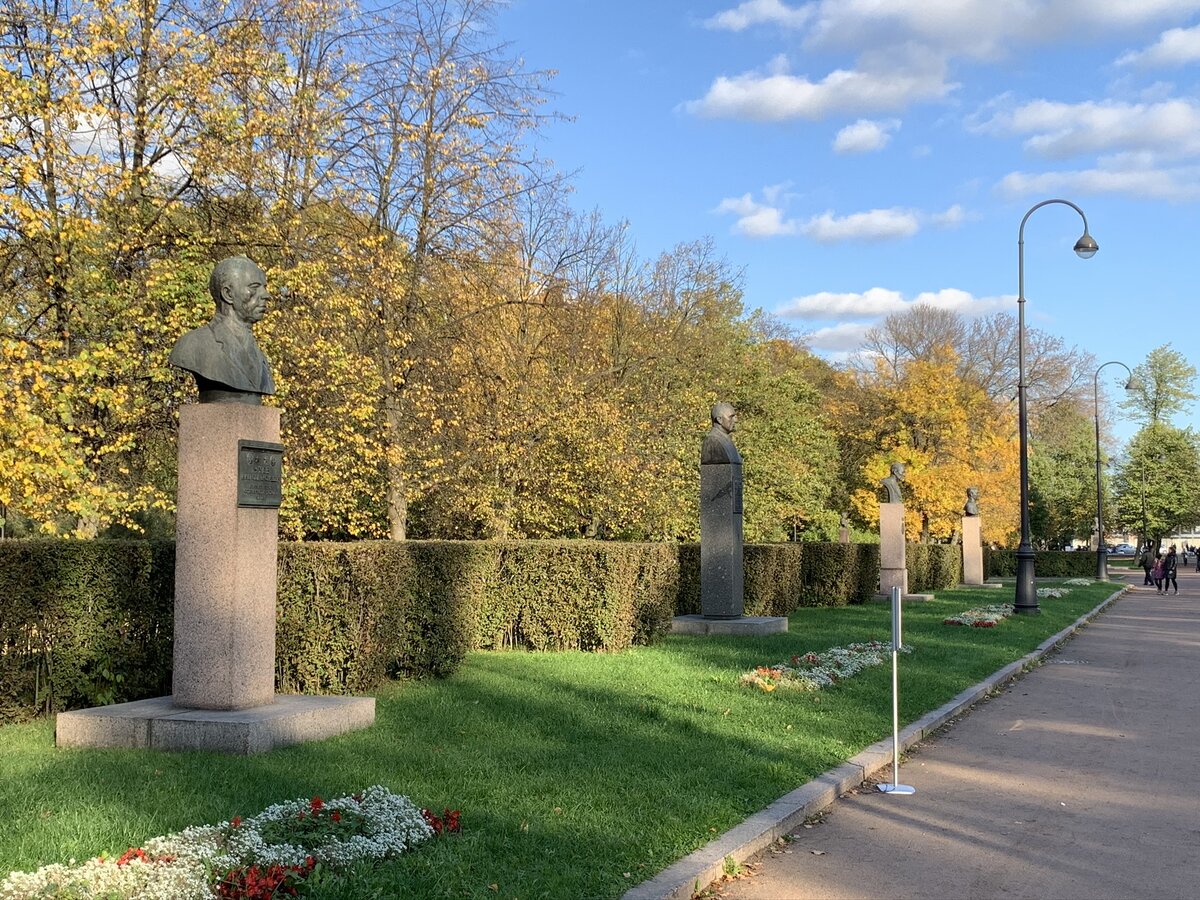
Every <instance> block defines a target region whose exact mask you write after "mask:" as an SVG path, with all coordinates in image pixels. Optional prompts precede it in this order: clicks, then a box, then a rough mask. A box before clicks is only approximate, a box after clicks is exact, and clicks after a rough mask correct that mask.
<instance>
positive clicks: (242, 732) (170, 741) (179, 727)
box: [55, 694, 375, 756]
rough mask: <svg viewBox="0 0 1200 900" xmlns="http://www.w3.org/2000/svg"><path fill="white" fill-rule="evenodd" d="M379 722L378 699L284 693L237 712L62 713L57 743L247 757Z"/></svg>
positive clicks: (152, 708)
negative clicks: (376, 700) (199, 751)
mask: <svg viewBox="0 0 1200 900" xmlns="http://www.w3.org/2000/svg"><path fill="white" fill-rule="evenodd" d="M374 721H375V698H374V697H303V696H295V695H288V694H280V695H278V696H276V697H275V698H274V700H273V701H272V702H271V703H268V704H265V705H263V706H255V707H251V708H249V709H239V710H212V709H194V708H188V707H182V706H176V705H175V704H174V703H173V702H172V698H170V697H156V698H154V699H153V700H136V701H134V702H132V703H114V704H113V705H112V706H96V707H92V708H91V709H81V710H77V711H75V712H67V713H59V714H58V721H57V722H56V723H55V743H56V744H57V745H58V746H59V747H93V748H108V747H119V748H124V749H152V750H209V751H214V752H217V753H230V754H236V755H240V756H247V755H250V754H253V753H267V752H269V751H271V750H274V749H275V748H276V747H286V746H288V745H289V744H300V743H303V742H305V741H316V740H322V739H324V738H328V737H333V736H334V735H338V734H343V733H345V732H347V731H356V730H358V729H360V728H366V727H367V726H369V725H371V724H372V723H373V722H374Z"/></svg>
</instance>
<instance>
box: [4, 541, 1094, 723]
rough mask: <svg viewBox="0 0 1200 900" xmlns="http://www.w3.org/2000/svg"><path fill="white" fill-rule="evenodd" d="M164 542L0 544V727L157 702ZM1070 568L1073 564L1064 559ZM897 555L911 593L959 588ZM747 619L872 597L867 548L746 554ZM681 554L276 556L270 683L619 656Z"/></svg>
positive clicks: (170, 555)
mask: <svg viewBox="0 0 1200 900" xmlns="http://www.w3.org/2000/svg"><path fill="white" fill-rule="evenodd" d="M174 549H175V548H174V544H173V543H170V542H165V541H159V542H133V541H88V542H82V541H79V542H69V541H0V720H4V719H15V718H24V717H28V716H29V715H36V714H38V713H42V712H53V711H56V710H64V709H74V708H79V707H85V706H95V705H103V704H106V703H112V702H119V701H123V700H132V699H138V698H142V697H150V696H158V695H163V694H167V693H169V692H170V677H171V675H170V669H171V642H172V628H173V623H172V601H173V594H174V567H175V552H174ZM1081 555H1082V554H1081ZM960 559H961V557H960V555H959V552H958V548H957V547H951V546H930V547H926V546H921V545H917V544H910V545H909V561H910V566H909V567H910V574H909V582H910V589H911V590H913V591H920V590H935V589H938V588H944V587H949V586H952V585H954V584H956V583H958V581H959V566H960ZM745 571H746V578H745V585H746V612H747V613H748V614H750V615H787V614H789V613H790V612H792V611H793V610H794V609H796V608H797V607H798V606H837V605H844V604H846V603H851V602H861V601H862V600H864V599H866V598H867V597H869V596H870V595H871V594H873V593H874V592H875V590H876V587H877V581H878V573H879V547H878V545H875V544H815V543H805V544H776V545H752V546H747V547H746V548H745ZM699 575H700V550H699V546H698V545H696V544H683V545H678V544H632V543H616V542H597V541H509V542H502V541H410V542H407V543H391V542H363V543H356V544H333V543H305V544H299V543H284V544H280V546H279V581H278V617H277V624H276V644H275V652H276V660H275V666H276V683H277V686H278V689H279V690H280V691H282V692H286V693H354V692H361V691H365V690H369V689H371V688H372V687H373V686H374V685H376V684H378V683H379V682H380V681H382V680H383V679H385V678H387V677H390V676H394V675H408V676H417V677H419V676H424V675H446V674H449V673H450V672H453V671H454V670H455V669H456V668H458V666H459V665H460V664H461V662H462V660H463V658H464V656H465V655H466V653H467V652H468V651H469V650H471V649H473V648H490V649H499V648H506V647H518V648H528V649H532V650H565V649H580V650H621V649H624V648H626V647H629V646H631V645H633V644H648V643H652V642H653V641H655V640H657V639H658V638H659V637H661V636H662V635H663V634H664V633H665V632H666V631H667V630H668V629H669V627H670V622H671V617H672V616H673V615H676V614H679V613H688V612H699V607H700V584H699Z"/></svg>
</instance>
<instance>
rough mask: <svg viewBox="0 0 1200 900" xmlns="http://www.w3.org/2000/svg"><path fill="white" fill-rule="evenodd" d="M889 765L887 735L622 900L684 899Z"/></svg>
mask: <svg viewBox="0 0 1200 900" xmlns="http://www.w3.org/2000/svg"><path fill="white" fill-rule="evenodd" d="M1127 590H1129V586H1128V585H1126V586H1123V587H1121V588H1119V589H1118V590H1116V591H1114V592H1113V593H1112V594H1111V595H1110V596H1109V597H1108V598H1106V599H1105V600H1103V601H1101V602H1100V603H1099V604H1098V605H1097V606H1096V607H1095V608H1093V609H1092V610H1091V611H1090V612H1086V613H1084V614H1083V615H1082V616H1080V617H1079V618H1078V619H1076V620H1075V621H1074V622H1073V623H1071V624H1070V625H1068V626H1067V627H1066V628H1064V629H1063V630H1062V631H1060V632H1058V633H1057V634H1055V635H1052V636H1051V637H1049V638H1047V639H1046V640H1044V641H1042V643H1040V644H1038V646H1037V649H1035V650H1033V651H1032V652H1030V653H1027V654H1026V655H1025V656H1022V657H1021V658H1020V659H1018V660H1016V661H1015V662H1012V663H1009V664H1008V665H1007V666H1005V667H1004V668H1002V669H1000V670H999V671H997V672H995V673H994V674H992V675H990V676H989V677H988V678H985V679H984V680H983V681H981V682H979V683H978V684H976V685H973V686H972V687H969V688H967V689H966V690H965V691H963V692H962V693H960V694H959V695H958V696H957V697H955V698H954V699H952V700H950V701H948V702H947V703H945V704H943V705H942V706H940V707H938V708H937V709H935V710H932V711H930V712H928V713H926V714H925V715H923V716H921V718H919V719H917V720H916V721H915V722H913V723H912V724H910V725H908V726H907V727H906V728H904V729H902V730H901V732H900V747H901V749H902V750H907V749H908V748H909V747H912V746H913V745H914V744H917V743H918V742H920V741H921V740H922V739H923V738H925V737H926V736H928V735H930V734H932V733H933V732H935V731H937V730H938V729H939V728H941V727H942V726H943V725H945V724H946V723H947V722H948V721H950V720H951V719H953V718H955V717H956V716H959V715H961V714H962V713H963V712H964V711H966V710H967V709H968V708H969V707H971V706H973V705H974V704H975V703H978V702H979V701H980V700H981V699H983V698H984V697H985V696H986V695H987V694H989V693H990V692H991V691H993V690H995V689H996V687H997V686H999V685H1002V684H1004V683H1006V682H1008V681H1011V680H1012V679H1014V678H1016V677H1017V676H1018V675H1020V674H1021V672H1022V671H1024V670H1025V669H1026V668H1027V667H1028V666H1030V665H1032V664H1033V663H1036V662H1038V661H1039V660H1040V659H1042V657H1044V656H1046V655H1047V654H1048V653H1049V652H1050V651H1051V650H1053V649H1054V648H1055V647H1056V646H1057V645H1058V644H1060V643H1062V642H1063V641H1064V640H1066V639H1067V638H1069V637H1071V636H1072V635H1073V634H1074V633H1075V632H1076V631H1078V630H1079V629H1080V628H1082V627H1083V626H1084V625H1086V624H1087V623H1088V622H1090V621H1091V620H1092V619H1094V618H1095V617H1096V616H1098V615H1099V614H1100V613H1102V612H1103V611H1104V610H1106V609H1107V608H1108V607H1109V606H1110V605H1112V604H1113V603H1114V602H1115V601H1116V600H1117V598H1118V597H1120V596H1121V595H1122V594H1123V593H1125V592H1126V591H1127ZM891 764H892V739H891V737H890V736H889V737H887V738H884V739H883V740H881V741H876V742H875V743H874V744H871V746H869V747H867V748H866V749H865V750H863V751H862V752H861V753H858V754H857V755H855V756H854V757H852V758H851V759H849V760H847V761H846V762H844V763H842V765H840V766H838V767H837V768H835V769H830V770H829V771H828V772H825V773H824V774H823V775H819V776H818V777H816V778H814V779H813V780H812V781H810V782H808V783H807V784H803V785H801V786H800V787H798V788H796V789H795V790H794V791H790V792H789V793H787V794H785V795H784V796H782V797H780V798H779V799H778V800H776V801H775V802H774V803H772V804H771V805H770V806H768V807H767V808H766V809H763V810H760V811H759V812H756V813H754V815H752V816H750V817H749V818H748V819H746V820H745V821H744V822H742V823H741V824H740V825H736V826H735V827H733V828H731V829H730V830H729V831H727V832H725V833H724V834H722V835H721V836H720V837H718V838H716V839H715V840H713V841H710V842H709V843H707V844H705V845H704V846H703V847H701V848H700V849H698V850H695V851H693V852H692V853H690V854H688V855H687V856H685V857H684V858H683V859H681V860H679V861H677V862H675V863H673V864H672V865H670V866H668V867H667V868H665V869H663V870H662V871H661V872H659V873H658V874H657V875H655V876H654V877H653V878H651V879H649V880H647V881H643V882H642V883H641V884H638V885H635V886H634V887H632V888H630V890H628V891H627V892H626V893H625V894H624V895H623V897H622V900H690V898H691V897H693V896H694V895H695V894H697V893H699V892H700V891H702V890H704V889H705V888H706V887H708V886H709V885H710V884H712V883H713V882H715V881H717V880H718V879H719V878H720V877H721V876H722V875H723V874H724V872H725V860H726V859H730V858H731V859H733V860H734V861H736V862H739V863H740V862H744V861H745V860H747V859H749V858H750V857H751V856H753V855H754V854H755V853H757V852H758V851H760V850H763V849H765V848H766V847H768V846H770V845H771V844H772V843H773V842H774V841H776V840H777V839H778V838H781V837H784V836H785V835H787V834H790V833H791V832H792V831H795V830H796V828H798V827H799V826H801V825H803V824H804V822H805V820H806V819H809V818H811V817H812V816H814V815H816V814H817V813H819V812H820V811H821V810H823V809H825V808H826V807H828V806H831V805H832V804H833V802H834V801H835V800H837V798H838V797H840V796H841V795H842V794H844V793H846V792H847V791H849V790H851V789H852V788H856V787H858V786H859V785H860V784H862V782H864V781H866V780H867V779H868V778H870V777H871V776H872V775H874V774H875V773H876V772H879V771H881V770H882V769H884V768H886V767H887V766H890V765H891Z"/></svg>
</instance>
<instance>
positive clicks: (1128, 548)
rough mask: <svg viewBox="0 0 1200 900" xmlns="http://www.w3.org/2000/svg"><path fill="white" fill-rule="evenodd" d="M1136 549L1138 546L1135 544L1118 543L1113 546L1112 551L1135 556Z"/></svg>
mask: <svg viewBox="0 0 1200 900" xmlns="http://www.w3.org/2000/svg"><path fill="white" fill-rule="evenodd" d="M1136 550H1137V548H1136V547H1134V546H1133V544H1117V546H1115V547H1113V548H1112V552H1113V553H1115V554H1117V555H1118V556H1133V554H1134V552H1135V551H1136Z"/></svg>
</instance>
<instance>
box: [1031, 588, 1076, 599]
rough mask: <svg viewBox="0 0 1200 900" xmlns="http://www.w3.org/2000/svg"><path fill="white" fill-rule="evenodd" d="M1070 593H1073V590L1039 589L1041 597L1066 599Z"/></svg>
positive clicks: (1038, 593) (1038, 592)
mask: <svg viewBox="0 0 1200 900" xmlns="http://www.w3.org/2000/svg"><path fill="white" fill-rule="evenodd" d="M1069 593H1071V589H1070V588H1065V587H1044V588H1038V589H1037V595H1038V596H1039V597H1065V596H1067V594H1069Z"/></svg>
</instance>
